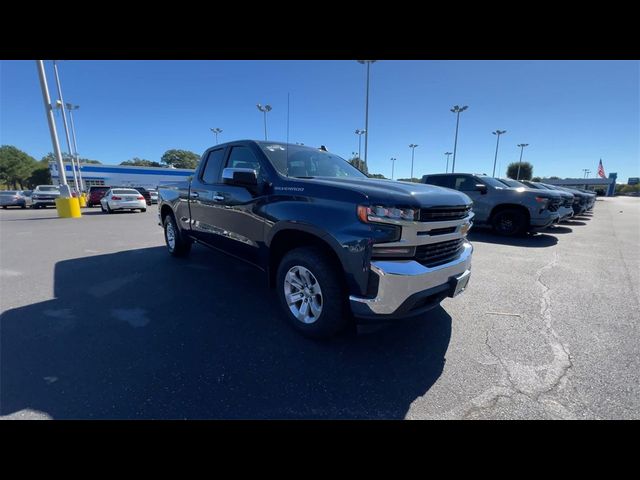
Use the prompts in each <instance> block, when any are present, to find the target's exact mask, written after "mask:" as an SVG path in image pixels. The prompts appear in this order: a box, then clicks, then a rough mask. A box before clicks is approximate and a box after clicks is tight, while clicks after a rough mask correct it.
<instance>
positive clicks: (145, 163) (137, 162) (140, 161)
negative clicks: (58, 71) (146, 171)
mask: <svg viewBox="0 0 640 480" xmlns="http://www.w3.org/2000/svg"><path fill="white" fill-rule="evenodd" d="M120 165H129V166H135V167H163V166H164V165H162V164H161V163H158V162H152V161H151V160H145V159H144V158H138V157H133V158H132V159H131V160H125V161H124V162H121V163H120Z"/></svg>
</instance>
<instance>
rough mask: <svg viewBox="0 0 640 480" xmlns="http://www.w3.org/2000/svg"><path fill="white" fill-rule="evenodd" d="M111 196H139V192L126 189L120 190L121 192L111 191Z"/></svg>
mask: <svg viewBox="0 0 640 480" xmlns="http://www.w3.org/2000/svg"><path fill="white" fill-rule="evenodd" d="M111 193H112V194H114V195H138V194H140V192H138V191H137V190H134V189H132V188H127V189H124V188H123V189H121V190H112V191H111Z"/></svg>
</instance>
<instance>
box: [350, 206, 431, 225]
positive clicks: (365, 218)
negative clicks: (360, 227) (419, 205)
mask: <svg viewBox="0 0 640 480" xmlns="http://www.w3.org/2000/svg"><path fill="white" fill-rule="evenodd" d="M418 211H419V210H417V209H414V208H396V207H383V206H380V205H374V206H371V207H368V206H366V205H358V218H359V219H360V220H361V221H362V222H364V223H369V222H384V221H385V220H407V221H414V220H416V219H417V218H416V217H417V215H418Z"/></svg>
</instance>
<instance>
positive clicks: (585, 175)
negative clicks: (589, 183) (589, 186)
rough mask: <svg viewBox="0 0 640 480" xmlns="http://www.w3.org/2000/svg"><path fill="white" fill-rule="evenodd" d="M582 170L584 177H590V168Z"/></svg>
mask: <svg viewBox="0 0 640 480" xmlns="http://www.w3.org/2000/svg"><path fill="white" fill-rule="evenodd" d="M582 171H583V172H584V177H582V178H589V174H590V173H591V170H589V169H588V168H583V169H582Z"/></svg>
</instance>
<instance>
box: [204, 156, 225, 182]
mask: <svg viewBox="0 0 640 480" xmlns="http://www.w3.org/2000/svg"><path fill="white" fill-rule="evenodd" d="M223 157H224V148H220V149H218V150H213V151H212V152H209V155H208V156H207V163H206V164H205V166H204V172H202V181H203V182H204V183H209V184H212V183H218V179H219V178H220V166H221V165H222V159H223Z"/></svg>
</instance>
